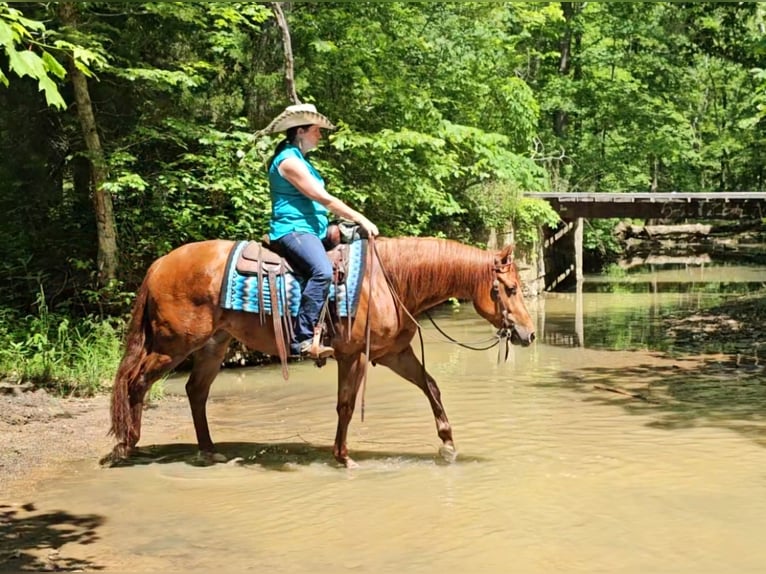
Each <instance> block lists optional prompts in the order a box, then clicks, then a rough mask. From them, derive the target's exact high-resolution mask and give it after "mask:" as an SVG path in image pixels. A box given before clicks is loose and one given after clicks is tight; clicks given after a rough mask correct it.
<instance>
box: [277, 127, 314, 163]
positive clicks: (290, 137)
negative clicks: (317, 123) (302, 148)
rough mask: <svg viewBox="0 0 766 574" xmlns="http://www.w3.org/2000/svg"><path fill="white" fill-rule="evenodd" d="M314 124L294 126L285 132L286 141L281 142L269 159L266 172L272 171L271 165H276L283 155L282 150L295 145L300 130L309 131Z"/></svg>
mask: <svg viewBox="0 0 766 574" xmlns="http://www.w3.org/2000/svg"><path fill="white" fill-rule="evenodd" d="M312 125H313V124H306V125H303V126H293V127H291V128H288V129H287V131H286V132H285V139H283V140H282V141H281V142H279V145H278V146H277V147H276V149H275V150H274V154H273V155H272V156H271V157H270V158H269V161H268V162H267V163H266V171H269V170H270V169H271V164H273V163H274V160H275V159H276V157H277V156H278V155H279V154H280V153H282V150H284V149H285V148H286V147H287V146H288V145H295V138H296V136H297V135H298V130H300V129H304V130H306V129H308V128H310V127H311V126H312Z"/></svg>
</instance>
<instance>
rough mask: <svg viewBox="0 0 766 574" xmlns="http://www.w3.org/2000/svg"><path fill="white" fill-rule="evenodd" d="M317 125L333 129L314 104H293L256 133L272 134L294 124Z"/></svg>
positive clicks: (292, 126)
mask: <svg viewBox="0 0 766 574" xmlns="http://www.w3.org/2000/svg"><path fill="white" fill-rule="evenodd" d="M307 125H317V126H319V127H320V128H327V129H330V130H334V129H335V126H334V125H333V124H332V122H331V121H330V120H328V119H327V118H326V117H325V116H323V115H322V114H320V113H319V112H318V111H317V109H316V107H315V106H314V104H294V105H292V106H287V107H286V108H285V110H284V111H283V112H282V113H281V114H279V115H278V116H277V117H276V118H274V119H273V120H271V123H270V124H269V125H267V126H266V127H265V128H263V129H262V130H261V131H259V132H258V133H257V134H256V135H265V134H274V133H277V132H283V131H286V130H289V129H290V128H294V127H296V126H307Z"/></svg>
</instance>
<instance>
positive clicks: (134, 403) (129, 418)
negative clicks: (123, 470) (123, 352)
mask: <svg viewBox="0 0 766 574" xmlns="http://www.w3.org/2000/svg"><path fill="white" fill-rule="evenodd" d="M134 360H135V359H134V358H132V357H126V358H124V359H123V363H130V362H131V361H134ZM179 362H180V359H174V358H173V357H171V356H169V355H166V354H163V353H158V352H150V353H149V354H147V355H146V356H145V357H143V358H142V359H140V360H139V361H138V364H137V365H136V370H135V373H134V374H133V375H132V376H130V375H125V376H126V377H127V380H122V381H121V380H119V378H120V377H119V376H118V381H116V382H115V387H118V386H119V387H124V388H125V389H126V392H127V397H126V407H127V413H126V414H125V415H123V414H121V413H122V411H123V407H122V406H121V404H120V403H121V402H122V399H120V398H119V397H118V396H117V395H113V396H112V432H114V433H115V435H116V436H117V438H118V440H119V442H118V444H117V445H115V447H114V450H113V451H112V459H113V460H122V459H125V458H127V457H128V456H130V453H131V452H132V451H133V450H134V449H135V447H136V444H138V441H139V439H140V438H141V416H142V414H143V411H144V398H145V397H146V393H147V392H148V391H149V389H150V388H151V387H152V385H153V384H154V383H155V382H156V381H157V380H158V379H160V378H161V377H162V376H163V375H165V374H166V373H168V372H169V371H170V370H171V369H173V367H175V366H176V365H177V364H178V363H179ZM120 372H122V366H121V368H120ZM123 396H124V395H123ZM117 421H119V422H117Z"/></svg>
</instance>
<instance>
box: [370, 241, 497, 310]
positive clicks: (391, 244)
mask: <svg viewBox="0 0 766 574" xmlns="http://www.w3.org/2000/svg"><path fill="white" fill-rule="evenodd" d="M376 245H377V247H378V252H379V254H380V258H381V261H382V264H383V266H384V268H385V271H386V273H387V274H388V276H389V278H390V280H391V282H392V283H393V287H394V289H395V290H396V292H397V293H398V295H399V296H400V297H401V298H402V299H403V300H405V301H409V302H411V303H414V302H427V301H429V300H430V299H432V298H434V297H438V296H444V299H447V298H449V297H473V296H474V294H475V292H476V290H477V288H478V287H479V286H481V285H484V286H489V285H491V283H492V281H493V280H494V270H493V266H492V263H493V261H494V254H493V253H491V252H489V251H486V250H483V249H479V248H478V247H472V246H470V245H465V244H463V243H459V242H457V241H452V240H449V239H438V238H435V237H401V238H393V239H382V240H379V241H378V242H377V244H376ZM444 299H442V300H444ZM438 302H441V301H437V302H436V303H438Z"/></svg>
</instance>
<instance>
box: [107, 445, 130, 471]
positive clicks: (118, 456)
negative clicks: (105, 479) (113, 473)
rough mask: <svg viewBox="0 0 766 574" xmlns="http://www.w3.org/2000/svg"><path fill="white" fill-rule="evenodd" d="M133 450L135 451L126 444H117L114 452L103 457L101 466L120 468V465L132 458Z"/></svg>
mask: <svg viewBox="0 0 766 574" xmlns="http://www.w3.org/2000/svg"><path fill="white" fill-rule="evenodd" d="M132 450H133V449H131V448H130V447H129V446H128V445H126V444H116V445H114V448H113V449H112V452H110V453H109V454H107V455H105V456H103V457H102V458H101V460H99V464H100V465H101V466H107V467H112V466H119V465H120V464H122V463H124V462H125V461H126V460H128V458H130V454H131V452H132Z"/></svg>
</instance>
